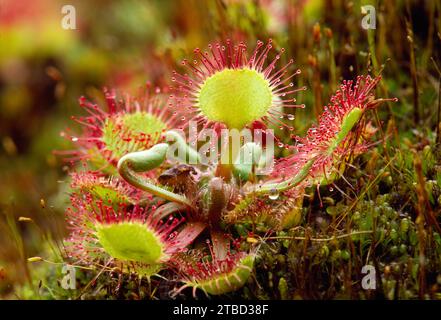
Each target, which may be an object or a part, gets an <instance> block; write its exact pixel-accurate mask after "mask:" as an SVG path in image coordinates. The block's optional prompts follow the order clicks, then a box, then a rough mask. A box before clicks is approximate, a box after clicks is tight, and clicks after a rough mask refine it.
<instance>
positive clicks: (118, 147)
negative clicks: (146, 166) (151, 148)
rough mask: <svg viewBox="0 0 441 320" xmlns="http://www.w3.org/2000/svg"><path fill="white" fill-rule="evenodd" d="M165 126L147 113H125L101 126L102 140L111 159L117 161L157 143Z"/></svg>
mask: <svg viewBox="0 0 441 320" xmlns="http://www.w3.org/2000/svg"><path fill="white" fill-rule="evenodd" d="M166 128H167V126H166V124H165V123H164V122H163V121H162V120H161V119H159V118H158V117H156V116H155V115H152V114H150V113H147V112H136V113H127V114H122V115H116V116H114V117H110V118H107V119H106V122H105V123H104V126H103V136H102V140H103V142H104V143H105V145H106V149H107V150H109V151H111V152H112V155H113V158H116V159H119V158H121V157H122V156H124V155H125V154H127V153H130V152H135V151H140V150H144V149H146V143H147V140H148V139H149V138H151V139H152V140H151V141H149V144H150V145H153V144H155V143H157V142H158V140H159V137H160V134H161V132H162V131H163V130H165V129H166Z"/></svg>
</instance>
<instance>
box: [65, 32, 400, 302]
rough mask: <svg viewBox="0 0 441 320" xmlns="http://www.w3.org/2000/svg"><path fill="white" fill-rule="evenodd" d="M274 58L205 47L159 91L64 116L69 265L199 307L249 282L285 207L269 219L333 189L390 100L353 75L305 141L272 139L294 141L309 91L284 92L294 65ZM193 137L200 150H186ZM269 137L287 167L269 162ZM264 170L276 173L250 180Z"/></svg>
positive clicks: (282, 223)
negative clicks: (164, 287) (188, 297)
mask: <svg viewBox="0 0 441 320" xmlns="http://www.w3.org/2000/svg"><path fill="white" fill-rule="evenodd" d="M271 51H274V49H273V44H272V40H269V41H267V43H266V44H265V43H264V42H262V41H257V44H256V46H255V49H254V50H252V51H251V53H249V52H248V48H247V45H246V44H245V43H243V42H239V43H237V44H236V43H233V42H232V41H231V40H226V41H225V43H221V42H219V43H215V44H210V45H209V46H208V51H203V50H201V49H195V50H194V54H195V55H196V57H194V59H193V57H192V58H191V60H193V62H188V60H184V61H183V62H182V64H183V65H184V66H186V67H188V73H184V74H180V73H177V72H173V78H172V79H171V82H172V85H171V87H170V88H169V94H168V93H167V94H164V93H163V92H162V91H161V90H159V89H157V90H155V93H154V94H153V95H150V94H149V95H147V96H144V97H142V98H137V97H130V96H126V97H123V98H122V99H121V100H119V99H118V98H117V97H116V95H115V93H114V92H113V91H112V92H107V91H106V92H105V97H106V105H105V106H99V105H97V104H95V103H92V102H86V101H84V99H83V98H81V99H80V105H81V106H82V107H83V108H85V109H86V110H87V112H88V115H87V116H84V117H80V118H76V117H74V118H73V119H74V120H75V121H77V122H79V123H80V124H81V125H82V126H83V131H82V133H80V134H78V136H72V135H70V136H69V138H70V139H71V140H72V141H73V142H75V144H76V145H77V147H78V148H77V149H76V150H74V151H71V152H67V154H68V155H71V156H72V158H70V160H71V161H74V160H76V159H80V160H82V161H83V162H84V163H85V164H86V166H85V167H84V166H83V167H81V168H79V169H76V170H73V172H72V173H71V177H72V189H73V191H72V194H71V205H70V206H69V208H68V209H67V211H66V220H67V223H68V228H69V230H70V235H69V236H68V238H67V239H66V241H65V246H66V252H67V257H66V258H67V259H68V260H69V261H70V262H71V263H72V264H78V265H82V266H86V267H91V268H96V269H100V268H102V271H103V272H116V273H121V274H124V273H127V274H135V275H137V276H138V277H139V278H142V277H146V278H149V279H150V278H154V277H158V278H161V279H163V281H167V280H168V277H170V276H171V275H174V277H173V280H174V282H175V283H176V285H175V287H174V288H171V289H170V293H169V294H170V296H171V297H175V296H177V295H179V294H181V293H182V292H184V290H185V289H187V288H190V289H192V294H193V296H195V297H196V296H197V291H198V290H200V291H202V292H203V293H205V294H206V295H221V294H226V293H230V292H233V291H235V290H238V289H240V288H242V287H243V286H244V284H245V283H247V282H248V281H249V279H250V277H252V274H253V272H254V264H255V261H256V259H258V258H259V254H260V250H259V249H260V247H261V246H262V245H263V244H265V243H267V242H268V241H270V240H267V239H268V238H270V237H271V235H272V234H273V233H274V232H275V231H276V230H287V229H289V228H291V227H293V226H295V219H296V218H294V217H293V216H295V215H298V212H297V211H296V210H294V208H293V209H292V210H286V211H285V212H283V213H282V212H280V213H276V212H271V211H276V208H280V207H287V208H289V207H292V204H293V203H299V200H301V199H302V198H303V197H304V195H305V192H306V191H305V190H306V189H308V188H315V187H319V186H320V184H330V183H332V181H333V180H334V179H338V178H339V177H340V176H341V175H342V174H343V170H341V167H343V166H347V165H350V164H351V162H352V161H353V159H354V158H355V157H356V156H359V155H360V154H362V153H363V152H366V151H367V150H368V147H369V144H370V143H372V141H369V135H367V137H366V134H364V133H365V132H366V130H367V121H366V119H364V117H367V115H366V114H367V112H368V110H374V109H376V108H378V107H380V105H381V104H382V102H384V101H385V100H391V101H396V99H385V98H379V97H375V95H374V89H375V87H376V86H377V85H378V83H379V82H380V80H381V77H380V76H370V75H360V76H358V77H357V78H356V80H355V81H352V80H348V81H344V82H343V83H342V84H341V86H340V88H339V89H338V90H337V91H336V92H335V94H334V95H333V96H332V97H331V98H330V102H329V104H328V105H327V106H325V108H324V112H323V114H322V115H321V116H320V118H319V120H318V123H317V125H314V126H313V127H312V128H310V129H309V130H308V131H307V134H306V136H305V137H299V136H294V135H292V138H291V141H289V142H288V143H286V144H284V143H281V142H280V139H278V138H277V137H275V135H274V129H272V128H274V126H279V127H280V130H282V131H283V130H288V131H290V132H293V131H294V128H293V127H292V124H291V123H290V121H292V120H293V116H292V112H293V111H292V110H293V108H299V107H301V108H304V107H305V105H303V104H302V105H298V104H296V98H295V97H294V95H295V93H296V92H298V91H300V90H305V89H306V88H305V87H302V88H300V89H299V88H295V87H294V83H293V82H292V81H293V80H292V79H293V77H294V76H296V75H299V74H301V72H300V69H296V70H294V71H293V70H291V69H292V68H291V66H292V64H293V60H290V61H289V63H288V64H286V65H282V66H281V65H280V64H279V60H280V55H281V54H282V53H283V51H284V49H281V50H280V52H275V53H274V58H273V59H270V58H269V55H270V54H271ZM286 110H288V111H286ZM284 120H286V121H284ZM190 127H192V129H193V130H196V131H197V130H198V129H200V130H201V131H200V133H199V134H198V135H204V136H210V139H209V141H208V142H205V144H203V145H200V143H198V142H200V141H199V140H200V139H197V140H196V141H193V142H190V141H189V139H186V138H185V129H188V130H190ZM256 128H258V129H256ZM230 129H236V130H241V132H244V131H246V130H251V129H253V131H254V132H253V134H250V136H252V137H254V138H256V137H257V136H259V137H260V140H259V141H255V140H253V141H248V142H244V140H246V139H245V136H244V135H243V134H240V135H233V134H230V133H229V130H230ZM178 130H179V131H178ZM182 133H183V134H182ZM222 137H223V138H224V139H222ZM263 137H264V138H265V139H263ZM274 139H275V140H276V142H277V143H276V145H277V147H278V148H281V149H286V150H288V152H287V155H286V156H282V157H278V158H274V151H275V150H274V142H273V140H274ZM234 140H236V141H234ZM270 142H272V143H270ZM269 145H271V148H269ZM201 149H203V150H204V151H205V152H202V153H201ZM208 153H210V154H211V156H210V157H209V161H207V159H204V155H205V156H206V155H207V154H208ZM213 154H214V156H213ZM268 160H269V161H271V164H270V166H272V170H268V172H265V173H262V172H260V171H259V170H258V169H259V168H261V167H263V166H265V165H267V161H268ZM256 203H257V204H258V203H264V205H253V204H256ZM268 211H270V212H268ZM263 217H265V218H271V219H272V220H273V222H272V224H271V225H268V229H267V230H266V231H265V232H259V231H257V230H256V229H255V226H254V223H255V222H256V221H260V220H261V219H263ZM237 225H245V226H244V227H243V230H242V234H243V235H238V234H237V233H236V232H234V228H235V227H236V226H237ZM163 274H164V275H163ZM104 276H105V275H104Z"/></svg>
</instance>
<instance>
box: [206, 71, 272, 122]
mask: <svg viewBox="0 0 441 320" xmlns="http://www.w3.org/2000/svg"><path fill="white" fill-rule="evenodd" d="M272 100H273V94H272V91H271V87H270V85H269V82H268V81H267V80H266V79H265V78H264V76H263V75H262V74H261V73H259V72H257V71H255V70H252V69H247V68H245V69H225V70H222V71H219V72H217V73H215V74H214V75H212V76H211V77H209V78H208V79H207V80H205V82H204V83H203V84H202V86H201V89H200V92H199V96H198V102H199V108H200V109H201V112H202V113H203V114H204V115H205V116H206V117H207V118H208V119H209V120H212V121H216V122H223V123H224V124H226V125H227V127H229V128H236V129H241V128H243V127H244V126H245V125H247V124H249V123H251V122H253V121H255V120H258V119H260V118H262V117H263V116H265V115H266V114H267V113H268V110H269V108H270V107H271V105H272Z"/></svg>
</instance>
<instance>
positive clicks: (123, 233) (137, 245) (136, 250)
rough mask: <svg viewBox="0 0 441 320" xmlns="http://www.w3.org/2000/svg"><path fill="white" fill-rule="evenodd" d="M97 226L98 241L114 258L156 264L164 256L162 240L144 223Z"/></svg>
mask: <svg viewBox="0 0 441 320" xmlns="http://www.w3.org/2000/svg"><path fill="white" fill-rule="evenodd" d="M95 228H96V234H97V237H98V241H99V242H100V244H101V245H102V247H103V249H104V250H105V251H106V252H107V253H108V254H109V255H110V256H112V257H113V258H116V259H120V260H127V261H135V262H142V263H146V264H156V263H158V262H160V261H161V259H162V258H163V257H164V251H163V244H162V242H161V240H160V239H159V238H158V236H156V235H155V233H154V232H153V231H152V230H149V228H148V227H147V226H146V225H144V224H142V223H137V222H123V223H117V224H99V225H97V226H96V227H95Z"/></svg>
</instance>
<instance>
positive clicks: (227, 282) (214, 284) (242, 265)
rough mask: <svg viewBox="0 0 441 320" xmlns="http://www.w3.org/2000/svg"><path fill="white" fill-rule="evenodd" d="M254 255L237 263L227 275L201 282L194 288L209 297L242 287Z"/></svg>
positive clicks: (250, 268)
mask: <svg viewBox="0 0 441 320" xmlns="http://www.w3.org/2000/svg"><path fill="white" fill-rule="evenodd" d="M254 258H255V256H254V255H248V256H246V257H244V258H242V259H240V261H239V262H238V263H237V266H236V267H235V268H234V269H233V270H231V271H230V272H228V273H224V274H219V275H216V276H214V277H213V278H211V279H209V280H206V281H201V282H199V283H198V284H197V285H196V286H197V287H199V288H201V289H202V290H204V291H205V292H206V293H208V294H211V295H219V294H225V293H228V292H232V291H236V290H238V289H240V288H241V287H243V285H244V284H245V283H246V282H247V280H248V278H249V277H250V275H251V271H252V270H253V265H254Z"/></svg>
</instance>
